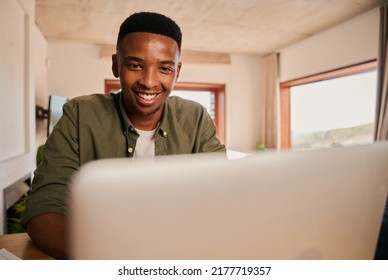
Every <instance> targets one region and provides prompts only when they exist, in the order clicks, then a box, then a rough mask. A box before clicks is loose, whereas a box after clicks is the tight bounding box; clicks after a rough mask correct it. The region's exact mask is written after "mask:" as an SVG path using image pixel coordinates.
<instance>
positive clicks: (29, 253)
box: [0, 233, 55, 260]
mask: <svg viewBox="0 0 388 280" xmlns="http://www.w3.org/2000/svg"><path fill="white" fill-rule="evenodd" d="M2 248H5V249H7V250H8V251H9V252H11V253H12V254H14V255H15V256H17V257H19V258H21V259H22V260H54V259H55V258H53V257H51V256H49V255H47V254H46V253H43V252H42V251H41V250H39V249H38V248H37V247H36V246H35V244H34V243H33V242H32V240H31V239H30V237H29V236H28V234H27V233H13V234H5V235H0V249H2Z"/></svg>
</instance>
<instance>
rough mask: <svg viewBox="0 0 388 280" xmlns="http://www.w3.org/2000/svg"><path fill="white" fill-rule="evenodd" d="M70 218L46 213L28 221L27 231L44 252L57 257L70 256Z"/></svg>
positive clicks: (64, 257) (65, 257)
mask: <svg viewBox="0 0 388 280" xmlns="http://www.w3.org/2000/svg"><path fill="white" fill-rule="evenodd" d="M68 228H69V226H68V219H67V218H66V217H65V216H64V215H61V214H57V213H45V214H40V215H38V216H35V217H34V218H32V219H31V220H30V221H29V222H28V223H27V233H28V235H29V236H30V237H31V239H32V240H33V241H34V243H35V244H36V246H37V247H38V248H39V249H41V250H42V251H43V252H45V253H47V254H49V255H51V256H53V257H55V258H57V259H67V258H69V232H68Z"/></svg>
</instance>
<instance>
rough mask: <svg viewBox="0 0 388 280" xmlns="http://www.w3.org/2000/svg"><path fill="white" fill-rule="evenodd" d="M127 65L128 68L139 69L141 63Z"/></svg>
mask: <svg viewBox="0 0 388 280" xmlns="http://www.w3.org/2000/svg"><path fill="white" fill-rule="evenodd" d="M127 67H128V68H129V69H130V70H140V69H141V65H140V64H133V63H131V64H128V65H127Z"/></svg>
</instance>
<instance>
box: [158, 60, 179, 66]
mask: <svg viewBox="0 0 388 280" xmlns="http://www.w3.org/2000/svg"><path fill="white" fill-rule="evenodd" d="M159 63H160V64H170V65H175V64H176V62H175V61H172V60H162V61H159Z"/></svg>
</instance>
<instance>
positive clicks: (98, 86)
mask: <svg viewBox="0 0 388 280" xmlns="http://www.w3.org/2000/svg"><path fill="white" fill-rule="evenodd" d="M104 79H114V76H113V74H112V71H111V59H109V58H100V48H99V46H97V45H92V44H82V43H56V42H50V43H49V44H48V75H47V80H48V84H47V90H48V94H58V95H63V96H67V97H68V98H72V97H75V96H79V95H85V94H92V93H103V92H104Z"/></svg>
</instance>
